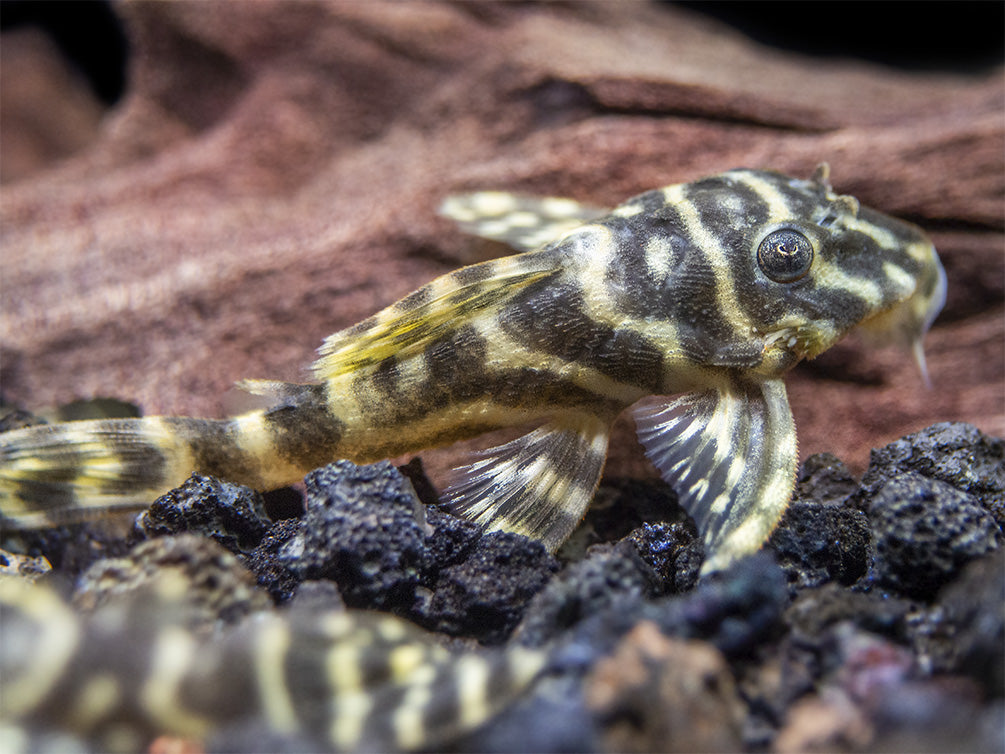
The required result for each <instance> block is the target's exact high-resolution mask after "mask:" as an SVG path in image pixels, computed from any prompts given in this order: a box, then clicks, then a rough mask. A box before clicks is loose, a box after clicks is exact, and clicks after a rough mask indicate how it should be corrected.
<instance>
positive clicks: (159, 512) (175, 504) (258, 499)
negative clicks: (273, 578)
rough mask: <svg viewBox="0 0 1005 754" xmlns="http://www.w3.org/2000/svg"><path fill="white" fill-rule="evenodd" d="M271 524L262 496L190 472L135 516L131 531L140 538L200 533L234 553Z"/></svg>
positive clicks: (258, 538)
mask: <svg viewBox="0 0 1005 754" xmlns="http://www.w3.org/2000/svg"><path fill="white" fill-rule="evenodd" d="M271 523H272V521H271V520H270V519H269V516H268V514H267V513H266V512H265V504H264V502H263V501H262V496H261V495H259V494H258V493H257V492H255V491H254V490H251V489H248V488H247V487H242V486H241V485H237V484H231V483H230V482H221V481H220V480H219V479H215V478H213V477H208V476H202V475H201V474H193V475H192V476H190V477H189V478H188V479H186V480H185V483H184V484H183V485H181V487H176V488H175V489H173V490H171V491H170V492H168V493H166V494H164V495H161V496H160V497H159V498H157V499H156V500H155V501H154V502H153V504H152V505H151V506H150V507H149V508H148V509H147V510H145V511H144V512H143V513H141V514H140V515H139V516H137V518H136V524H135V526H134V530H133V532H134V536H135V537H136V538H137V539H139V540H143V539H154V538H156V537H166V536H171V535H173V534H182V533H184V532H188V533H190V534H201V535H203V536H206V537H209V538H210V539H213V540H215V541H216V542H218V543H219V544H220V545H222V546H223V547H225V548H226V549H228V550H230V551H231V552H233V553H247V552H250V551H251V550H253V549H254V548H255V547H256V546H257V545H258V543H259V542H260V541H261V539H262V537H263V536H265V532H266V531H267V530H268V528H269V526H270V525H271Z"/></svg>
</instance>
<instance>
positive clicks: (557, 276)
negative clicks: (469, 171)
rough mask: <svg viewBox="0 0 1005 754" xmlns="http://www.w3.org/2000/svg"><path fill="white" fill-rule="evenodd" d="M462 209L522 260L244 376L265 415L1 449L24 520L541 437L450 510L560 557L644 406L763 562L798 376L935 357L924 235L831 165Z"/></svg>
mask: <svg viewBox="0 0 1005 754" xmlns="http://www.w3.org/2000/svg"><path fill="white" fill-rule="evenodd" d="M443 212H444V214H446V215H447V216H449V217H452V218H453V219H455V220H456V221H458V222H459V223H460V225H461V227H462V228H463V229H464V230H467V231H468V232H471V233H473V234H476V235H481V236H484V237H487V238H491V239H495V240H500V241H504V242H506V243H508V244H510V245H511V246H513V247H514V248H516V249H517V250H519V251H522V252H523V253H519V254H516V255H514V256H509V257H503V258H500V259H495V260H491V261H487V262H483V263H481V264H476V265H472V266H469V267H464V268H462V269H459V270H456V271H454V272H451V273H449V274H447V275H444V276H442V277H440V278H438V279H436V280H434V281H432V282H430V283H428V284H427V285H425V286H423V287H422V288H419V289H418V290H417V291H415V292H414V293H412V294H410V295H409V296H406V297H405V298H404V299H402V300H400V301H398V302H397V303H395V304H393V305H391V306H389V307H388V308H386V309H384V310H383V311H381V312H379V313H377V314H376V315H374V316H372V317H370V318H368V319H366V320H364V321H363V322H360V323H359V324H357V325H355V326H353V327H350V328H348V329H346V330H343V331H342V332H339V333H336V334H335V335H332V336H331V337H329V338H328V339H327V340H326V341H325V343H324V344H323V346H322V347H321V349H320V356H319V358H318V360H317V361H316V363H315V364H314V366H313V372H314V376H315V377H316V378H317V383H316V384H309V385H298V384H289V383H273V382H261V381H247V382H245V383H243V387H245V388H246V389H248V390H250V391H251V392H257V393H263V394H267V395H270V396H272V397H273V398H274V401H275V403H274V405H273V406H272V407H271V408H269V409H267V410H264V411H256V412H251V413H248V414H244V415H241V416H237V417H233V418H230V419H223V420H213V419H198V418H184V417H148V418H143V419H120V420H98V421H85V422H70V423H65V424H58V425H52V426H40V427H29V428H26V429H21V430H16V431H13V432H9V433H6V434H4V435H2V436H0V511H2V513H3V516H4V518H5V521H6V522H7V523H8V524H9V525H14V526H39V525H47V524H51V523H57V522H61V521H66V520H72V519H79V518H82V517H86V516H88V515H95V514H99V513H101V512H102V511H107V510H109V509H114V508H123V507H143V506H144V505H145V504H146V503H149V502H150V501H151V500H152V499H153V498H154V497H156V496H157V495H159V494H161V493H163V492H164V491H166V490H168V489H170V488H172V487H174V486H177V485H178V484H180V483H181V482H182V481H183V480H184V479H185V478H186V477H187V476H188V474H189V473H191V472H192V471H198V472H200V473H204V474H211V475H215V476H219V477H221V478H224V479H227V480H229V481H234V482H238V483H242V484H246V485H249V486H251V487H255V488H258V489H270V488H274V487H279V486H283V485H286V484H289V483H291V482H295V481H298V480H299V479H300V478H301V477H302V476H303V475H304V474H305V473H306V472H307V471H309V470H311V469H313V468H315V467H317V466H320V465H323V464H325V463H328V462H330V461H332V460H334V459H337V458H345V459H349V460H352V461H356V462H369V461H373V460H377V459H380V458H387V457H393V456H396V455H400V454H403V453H409V452H415V451H418V450H421V449H423V448H427V447H432V446H436V445H444V444H447V443H451V442H455V441H458V440H462V439H467V438H470V437H474V436H477V435H480V434H482V433H485V432H487V431H489V430H494V429H498V428H502V427H512V426H525V425H536V428H534V429H533V430H531V431H530V432H528V433H527V434H525V435H524V436H522V437H520V438H518V439H517V440H514V441H512V442H510V443H507V444H505V445H502V446H500V447H497V448H493V449H491V450H488V451H486V452H484V453H483V454H481V455H480V456H479V457H478V458H477V459H476V460H475V461H474V462H473V463H472V464H470V465H469V466H467V467H465V468H463V469H461V470H460V471H459V473H458V476H457V479H456V480H455V482H454V483H453V485H452V486H451V487H450V488H448V489H447V490H446V491H445V493H444V497H445V498H446V499H447V500H448V501H450V502H451V503H452V505H453V506H454V508H455V509H456V510H457V511H459V512H461V513H462V514H465V515H467V516H469V517H471V518H473V519H475V520H476V521H478V522H480V523H482V524H484V525H485V526H486V527H488V528H502V529H507V530H513V531H518V532H520V533H523V534H526V535H528V536H531V537H535V538H537V539H540V540H542V541H543V542H544V543H545V545H546V546H547V547H548V548H549V549H552V550H554V549H555V548H557V547H558V546H559V545H560V544H561V543H562V542H563V541H564V540H565V539H566V538H567V537H568V535H569V534H570V533H571V531H572V529H573V528H574V527H575V526H576V524H577V523H578V521H579V520H580V519H581V517H582V515H583V513H584V511H585V509H586V507H587V506H588V504H589V502H590V499H591V498H592V495H593V492H594V490H595V488H596V485H597V482H598V480H599V478H600V474H601V471H602V469H603V464H604V458H605V456H606V451H607V442H608V435H609V431H610V427H611V424H612V422H613V421H614V419H615V417H616V416H617V415H618V414H619V413H620V412H621V411H623V410H624V409H626V408H628V407H630V406H631V407H633V408H632V411H633V415H634V418H635V421H636V424H637V427H638V434H639V438H640V440H641V441H642V444H643V445H644V447H645V448H646V452H647V455H648V456H649V458H650V459H651V460H652V461H653V463H654V464H655V466H656V467H657V468H658V469H659V471H660V473H661V475H662V476H663V477H664V479H666V480H667V481H668V482H669V483H670V484H671V485H672V486H673V487H674V489H675V490H676V492H677V494H678V497H679V498H680V501H681V503H682V504H683V505H684V507H685V508H686V509H687V510H688V512H689V513H690V514H691V515H692V516H693V517H694V518H695V521H696V523H697V524H698V526H699V529H700V531H701V532H702V536H703V539H704V543H705V548H706V561H705V564H704V567H703V570H704V572H710V571H714V570H718V569H721V568H723V567H725V566H726V565H728V564H729V563H730V562H732V561H734V560H735V559H737V558H738V557H741V556H742V555H745V554H747V553H749V552H752V551H754V550H756V549H758V548H759V547H760V546H761V544H763V542H764V541H765V539H766V538H767V537H768V535H769V534H770V532H771V530H772V529H773V528H774V526H775V524H776V523H777V521H778V520H779V518H780V517H781V515H782V513H783V512H784V510H785V507H786V506H787V504H788V502H789V499H790V497H791V494H792V489H793V486H794V480H795V472H796V462H797V457H798V455H797V445H796V433H795V427H794V424H793V420H792V416H791V412H790V410H789V405H788V399H787V397H786V392H785V386H784V384H783V382H782V380H781V378H782V376H783V375H784V373H785V372H786V371H788V370H789V369H790V368H792V366H794V365H795V364H796V363H798V362H799V361H800V360H801V359H803V358H812V357H814V356H816V355H818V354H819V353H821V352H823V351H824V350H826V349H827V348H829V347H830V346H831V345H832V344H834V343H835V342H836V341H837V340H839V339H840V338H841V337H842V336H844V335H845V334H846V333H847V332H848V331H849V330H851V329H853V328H854V327H856V326H858V325H862V326H864V327H865V328H867V329H870V330H871V331H872V332H873V333H874V334H879V335H880V336H885V337H887V338H888V339H894V340H901V341H904V342H906V343H908V344H911V345H916V346H917V347H916V353H918V354H920V345H918V344H920V341H921V338H922V336H923V335H924V333H925V331H926V330H927V329H928V327H929V326H930V324H931V322H932V320H933V319H934V317H935V316H936V314H937V313H938V311H939V310H940V309H941V306H942V303H943V301H944V299H945V275H944V272H943V270H942V266H941V264H940V262H939V259H938V256H937V254H936V252H935V249H934V247H933V245H932V243H931V241H930V240H929V239H928V238H927V237H926V236H925V234H924V233H923V232H922V231H921V230H920V229H919V228H917V227H916V226H914V225H911V224H909V223H906V222H903V221H900V220H897V219H894V218H891V217H888V216H885V215H883V214H880V213H878V212H875V211H872V210H869V209H867V208H864V207H860V206H859V204H858V202H857V201H856V200H855V199H853V198H852V197H849V196H842V195H838V194H835V193H834V192H833V190H832V188H831V186H830V184H829V182H828V180H827V172H826V169H825V168H824V169H822V170H818V172H817V173H816V174H815V175H814V176H813V177H812V178H810V179H808V180H802V179H795V178H789V177H787V176H784V175H781V174H778V173H773V172H767V171H758V170H745V169H740V170H732V171H729V172H726V173H723V174H720V175H716V176H712V177H709V178H704V179H701V180H698V181H695V182H692V183H686V184H676V185H672V186H668V187H665V188H662V189H657V190H654V191H649V192H646V193H643V194H640V195H638V196H636V197H633V198H631V199H629V200H628V201H626V202H625V203H623V204H622V205H620V206H618V207H617V208H615V209H613V210H610V211H604V210H599V209H596V208H592V207H587V206H585V205H581V204H578V203H576V202H574V201H572V200H566V199H555V198H546V199H530V198H526V197H516V196H513V195H510V194H502V193H497V192H482V193H475V194H468V195H463V196H458V197H452V198H450V199H448V200H447V202H446V203H445V204H444V207H443ZM671 396H677V397H671ZM642 399H646V400H642Z"/></svg>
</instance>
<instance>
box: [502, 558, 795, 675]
mask: <svg viewBox="0 0 1005 754" xmlns="http://www.w3.org/2000/svg"><path fill="white" fill-rule="evenodd" d="M788 602H789V597H788V589H787V588H786V583H785V574H784V573H783V572H782V569H781V568H779V566H778V565H777V564H776V563H775V561H774V559H773V558H772V557H771V555H770V554H769V553H766V552H760V553H756V554H755V555H751V556H749V557H747V558H744V559H743V560H740V561H739V562H737V563H735V564H734V565H733V566H731V567H730V568H728V569H726V570H725V571H723V572H721V573H717V574H715V575H714V576H712V577H709V578H706V579H703V580H702V581H700V582H699V584H698V586H697V588H696V589H694V590H692V591H690V592H688V593H687V594H684V595H680V596H677V597H667V598H663V599H659V600H655V601H651V602H647V601H645V600H642V599H638V598H634V597H633V596H631V595H627V596H624V597H622V598H621V599H617V600H614V601H612V604H611V606H610V607H609V608H607V609H605V610H603V611H601V612H599V613H597V614H594V615H592V616H590V617H588V618H587V619H585V620H583V621H581V622H579V623H578V624H576V625H575V626H574V627H573V628H572V630H571V631H568V632H567V633H566V634H565V635H563V636H561V637H560V638H559V639H558V640H557V649H556V653H555V657H556V660H555V662H556V664H557V665H564V666H569V667H587V666H588V665H589V664H590V663H592V662H594V661H595V660H596V659H597V658H599V657H601V656H603V655H605V654H607V653H609V652H610V651H611V650H612V649H613V648H614V647H615V645H616V644H617V642H618V640H619V639H620V638H621V637H622V636H623V635H624V634H625V633H627V632H628V631H630V630H631V629H632V628H633V627H634V626H636V625H637V624H638V623H639V621H642V620H649V621H652V622H653V623H655V624H656V625H657V626H658V627H659V629H660V630H661V631H662V632H663V633H664V634H666V635H667V636H674V637H678V638H683V639H702V640H704V641H708V642H710V643H711V644H714V645H715V646H716V648H717V649H719V651H721V652H722V653H723V654H725V655H726V656H727V657H732V656H738V655H744V654H745V653H748V652H750V651H751V650H752V649H753V648H754V647H756V646H757V645H758V643H760V642H763V641H765V640H767V639H768V638H770V637H773V636H774V635H775V634H776V633H777V632H778V630H779V628H780V626H781V618H782V614H783V612H784V610H785V608H786V607H787V605H788ZM536 609H537V608H536V607H535V608H534V610H535V611H536ZM558 618H560V619H562V618H564V616H561V615H560V614H559V615H558ZM560 633H561V626H555V627H553V628H549V627H547V626H545V625H541V626H540V627H537V626H535V630H534V631H533V632H532V631H529V630H521V632H520V634H519V637H518V638H519V640H520V643H522V644H527V645H530V646H535V645H537V644H539V643H544V642H547V641H548V640H549V639H551V637H552V636H556V635H558V634H560Z"/></svg>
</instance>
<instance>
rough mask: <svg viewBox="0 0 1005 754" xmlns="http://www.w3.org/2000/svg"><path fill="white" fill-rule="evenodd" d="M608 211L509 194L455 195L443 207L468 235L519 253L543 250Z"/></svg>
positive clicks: (566, 201) (553, 198) (555, 199)
mask: <svg viewBox="0 0 1005 754" xmlns="http://www.w3.org/2000/svg"><path fill="white" fill-rule="evenodd" d="M607 212H608V210H606V209H602V208H600V207H594V206H591V205H589V204H581V203H580V202H577V201H576V200H575V199H565V198H560V197H556V196H523V195H521V194H510V193H508V192H505V191H475V192H473V193H470V194H455V195H453V196H448V197H447V198H446V199H445V200H444V201H443V204H442V205H440V214H441V215H443V216H444V217H449V218H450V219H451V220H453V221H454V222H456V223H457V224H458V225H459V226H460V227H461V230H463V231H464V232H465V233H469V234H471V235H473V236H479V237H481V238H487V239H489V240H490V241H500V242H501V243H504V244H506V245H508V246H510V247H512V248H514V249H516V250H517V251H533V250H534V249H539V248H541V247H542V246H544V245H546V244H548V243H551V242H552V241H556V240H558V238H559V237H561V236H562V234H563V233H566V232H568V231H570V230H572V229H573V228H576V227H578V226H580V225H582V224H583V223H587V222H590V221H591V220H595V219H596V218H598V217H602V216H603V215H606V214H607Z"/></svg>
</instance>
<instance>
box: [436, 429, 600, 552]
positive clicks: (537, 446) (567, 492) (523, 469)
mask: <svg viewBox="0 0 1005 754" xmlns="http://www.w3.org/2000/svg"><path fill="white" fill-rule="evenodd" d="M607 436H608V423H607V422H604V421H601V420H600V419H597V418H596V417H594V416H589V415H585V414H584V415H582V416H579V417H576V418H575V419H571V420H565V421H562V422H557V421H555V422H549V423H548V424H545V425H544V426H542V427H540V428H538V429H535V430H534V431H533V432H530V433H528V434H526V435H524V436H523V437H520V438H518V439H516V440H513V441H512V442H508V443H506V444H505V445H500V446H499V447H496V448H491V449H489V450H486V451H484V452H483V453H481V454H480V455H479V458H478V460H476V461H475V462H474V463H472V464H471V465H469V466H465V467H463V468H461V469H458V470H457V474H458V478H457V481H456V482H455V483H454V484H452V485H451V486H450V487H449V488H447V490H446V491H445V492H444V493H443V496H442V497H443V498H444V499H445V500H446V501H447V502H448V503H449V504H450V505H451V507H452V508H453V510H454V511H455V512H457V513H458V514H459V515H462V516H465V517H466V518H470V519H472V520H473V521H476V522H477V523H479V524H482V525H483V526H485V527H486V528H487V529H489V530H496V529H502V530H505V531H515V532H518V533H520V534H524V535H526V536H528V537H532V538H534V539H539V540H541V541H542V542H543V543H544V545H545V547H547V548H548V550H549V551H550V552H553V551H554V550H556V549H558V547H559V545H561V544H562V542H564V541H565V540H566V539H567V538H568V536H569V534H571V533H572V530H573V529H574V528H576V525H577V524H578V523H579V521H580V519H581V518H582V517H583V512H584V511H585V510H586V507H587V506H588V505H589V504H590V500H591V498H592V497H593V492H594V490H595V489H596V487H597V482H598V481H599V479H600V472H601V471H602V470H603V467H604V458H605V457H606V455H607Z"/></svg>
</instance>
